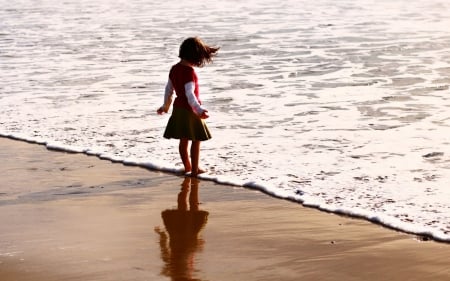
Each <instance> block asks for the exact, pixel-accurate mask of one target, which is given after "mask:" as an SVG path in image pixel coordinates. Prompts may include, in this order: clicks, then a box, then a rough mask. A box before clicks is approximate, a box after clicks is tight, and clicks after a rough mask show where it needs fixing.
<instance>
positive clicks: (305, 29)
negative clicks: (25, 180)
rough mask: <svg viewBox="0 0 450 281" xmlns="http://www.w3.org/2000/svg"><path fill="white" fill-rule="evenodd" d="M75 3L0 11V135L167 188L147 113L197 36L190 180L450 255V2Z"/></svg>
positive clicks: (157, 122)
mask: <svg viewBox="0 0 450 281" xmlns="http://www.w3.org/2000/svg"><path fill="white" fill-rule="evenodd" d="M84 1H87V0H81V2H84ZM79 2H80V1H65V2H64V5H62V4H61V3H60V2H58V1H53V0H51V1H49V2H48V3H47V4H48V5H47V4H46V5H43V4H42V5H37V4H35V3H33V2H27V3H20V4H19V3H10V6H11V7H10V8H9V9H8V10H0V13H1V16H2V21H1V22H0V30H2V32H1V33H0V49H2V53H0V59H1V60H2V64H0V71H1V73H2V82H0V108H1V110H0V120H1V121H0V135H2V136H6V137H11V138H15V139H19V140H25V141H29V142H34V143H39V144H43V145H46V146H47V147H48V148H49V149H56V150H63V151H68V152H77V153H85V154H88V155H95V156H97V157H99V158H101V159H107V160H111V161H114V162H121V163H124V164H126V165H136V166H142V167H146V168H148V169H153V170H161V171H167V172H174V173H180V172H181V170H182V169H181V165H180V160H179V156H178V152H177V141H175V140H165V139H163V138H162V132H163V130H164V127H165V125H166V122H167V120H168V117H169V116H168V115H165V116H163V117H161V116H158V115H157V114H155V111H156V108H158V107H159V106H160V105H161V103H162V98H163V97H162V95H163V88H164V83H165V80H166V79H167V72H168V70H169V68H170V66H171V65H172V64H173V63H175V62H176V60H177V50H178V45H179V43H180V41H181V40H182V39H183V38H185V37H187V36H192V35H198V36H201V37H203V38H204V39H205V40H206V41H208V42H211V43H213V44H218V45H220V46H221V50H220V54H219V56H218V57H217V58H216V61H215V63H214V64H212V65H209V66H207V67H205V68H201V69H198V74H199V78H200V84H201V85H200V87H201V88H200V91H201V96H202V100H203V102H204V105H205V107H206V108H207V109H209V111H210V113H211V117H210V118H209V119H208V120H207V123H208V126H209V127H210V130H211V132H212V134H213V139H212V140H210V141H207V142H204V143H202V150H201V165H202V167H204V168H206V169H207V170H208V173H206V174H202V175H200V177H201V178H202V179H207V180H213V181H216V182H218V183H223V184H231V185H238V186H246V187H249V188H253V189H257V190H261V191H262V192H265V193H267V194H270V195H272V196H276V197H279V198H283V199H287V200H292V201H297V202H301V203H302V204H304V205H306V206H313V207H316V208H319V209H322V210H324V211H329V212H336V213H342V214H347V215H351V216H357V217H362V218H365V219H368V220H371V221H374V222H377V223H381V224H384V225H386V226H389V227H392V228H395V229H399V230H403V231H406V232H411V233H416V234H419V235H427V236H431V237H434V238H435V239H438V240H442V241H450V217H449V215H448V214H450V191H449V190H448V188H447V187H448V184H449V183H450V181H449V179H450V148H449V147H450V126H449V120H450V115H449V111H448V107H449V99H448V94H449V89H448V88H449V84H450V81H449V79H448V70H449V69H450V64H449V61H450V56H449V55H448V50H449V48H450V44H449V41H448V26H449V24H450V19H449V17H448V16H447V15H446V11H448V10H449V8H450V7H449V5H450V4H449V3H446V2H443V1H440V0H432V1H427V2H426V3H425V2H423V3H422V1H418V2H411V1H406V0H399V1H394V2H392V1H378V2H376V3H374V2H373V1H370V3H368V2H369V1H365V0H362V1H358V2H357V3H356V2H355V3H352V5H353V6H355V9H349V8H348V6H346V5H345V3H344V2H345V1H344V2H342V3H341V2H339V3H336V1H330V0H324V1H315V2H311V1H302V0H301V1H298V0H288V1H283V3H282V4H280V2H279V1H274V0H262V1H245V2H242V1H241V2H235V1H222V2H220V3H218V4H217V5H212V6H211V5H204V4H205V2H204V1H203V0H200V1H195V2H189V3H184V4H183V3H181V2H179V1H178V2H176V3H175V2H173V1H171V0H169V1H165V2H164V3H158V4H156V3H151V2H148V3H147V2H146V3H142V1H138V0H130V1H127V5H126V6H124V7H122V6H121V7H120V9H121V10H122V11H123V13H119V12H118V11H119V10H118V7H117V6H116V5H118V4H115V3H111V1H106V0H96V1H89V5H81V4H80V5H79ZM419 2H421V3H419ZM82 4H83V3H82ZM187 5H190V6H189V9H194V10H195V11H197V13H198V14H197V15H196V17H195V18H192V19H186V18H183V17H185V13H184V9H185V8H187ZM192 5H193V6H192ZM14 6H16V7H14ZM75 6H76V7H82V8H80V9H79V10H76V11H77V12H74V11H75V10H74V7H75ZM50 7H52V8H50ZM200 7H201V8H200ZM298 7H302V9H299V8H298ZM330 7H333V9H330ZM14 8H17V9H16V10H15V9H14ZM77 9H78V8H77ZM386 9H388V10H389V14H386V13H385V10H386ZM19 11H28V12H27V13H25V14H20V12H19ZM68 11H70V13H69V12H68ZM99 11H102V12H101V13H100V12H99ZM167 11H170V12H169V13H170V14H166V12H167ZM77 13H79V14H77ZM81 14H82V15H83V17H80V16H79V15H81ZM98 15H101V16H98ZM342 15H346V16H342ZM417 22H419V23H421V24H416V23H417ZM180 23H182V24H180ZM42 26H45V27H46V28H42ZM411 26H415V27H416V28H413V29H412V28H411ZM94 27H95V28H94ZM192 30H198V34H192V33H191V31H192ZM29 58H32V59H29ZM433 153H435V154H433ZM436 153H437V154H436ZM427 155H437V156H435V157H426V156H427Z"/></svg>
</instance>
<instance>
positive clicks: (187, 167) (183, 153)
mask: <svg viewBox="0 0 450 281" xmlns="http://www.w3.org/2000/svg"><path fill="white" fill-rule="evenodd" d="M188 145H189V140H188V139H180V145H179V146H178V151H179V152H180V157H181V161H182V162H183V165H184V172H185V173H188V172H190V171H191V170H192V166H191V162H190V161H189V153H188Z"/></svg>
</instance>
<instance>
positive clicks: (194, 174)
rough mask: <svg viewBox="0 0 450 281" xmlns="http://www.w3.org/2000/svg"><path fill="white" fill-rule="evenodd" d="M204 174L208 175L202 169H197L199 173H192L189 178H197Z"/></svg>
mask: <svg viewBox="0 0 450 281" xmlns="http://www.w3.org/2000/svg"><path fill="white" fill-rule="evenodd" d="M203 173H206V170H204V169H201V168H198V169H197V173H190V174H189V176H191V177H197V176H198V175H200V174H203Z"/></svg>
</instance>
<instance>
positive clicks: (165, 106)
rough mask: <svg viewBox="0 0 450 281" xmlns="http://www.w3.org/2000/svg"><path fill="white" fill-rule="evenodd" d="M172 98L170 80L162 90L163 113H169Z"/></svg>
mask: <svg viewBox="0 0 450 281" xmlns="http://www.w3.org/2000/svg"><path fill="white" fill-rule="evenodd" d="M172 96H173V85H172V81H170V79H169V80H168V81H167V84H166V88H165V90H164V104H163V106H162V108H163V109H164V112H167V111H169V108H170V105H171V104H172Z"/></svg>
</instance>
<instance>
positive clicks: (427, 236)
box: [0, 135, 450, 244]
mask: <svg viewBox="0 0 450 281" xmlns="http://www.w3.org/2000/svg"><path fill="white" fill-rule="evenodd" d="M1 140H9V141H18V142H22V143H26V144H30V145H38V146H41V147H43V148H45V149H46V150H48V151H49V152H59V153H68V154H79V155H84V156H87V157H94V158H96V159H98V160H99V161H107V162H111V163H113V164H118V165H124V166H129V167H136V168H139V169H145V170H148V171H150V172H154V173H164V174H167V175H170V176H178V177H180V176H184V175H183V174H181V173H180V172H179V171H177V170H175V169H168V168H167V169H165V168H162V169H161V168H156V167H154V166H152V165H142V164H140V163H132V162H129V161H120V160H113V159H109V158H103V157H101V156H100V155H97V154H89V153H86V152H83V151H79V150H76V149H73V150H71V149H68V148H61V147H58V146H55V145H48V144H47V143H44V142H38V141H32V140H28V139H25V138H20V137H16V136H12V135H8V136H5V135H0V141H1ZM180 170H181V168H180ZM199 179H200V180H202V181H208V182H211V183H213V184H218V185H224V186H233V187H240V188H245V189H249V190H254V191H257V192H260V193H262V194H265V195H267V196H270V197H272V198H274V199H278V200H283V201H287V202H290V203H293V204H299V205H301V206H302V207H304V208H311V209H314V210H317V211H320V212H323V213H328V214H334V215H338V216H342V217H347V218H351V219H360V220H364V221H367V222H369V223H372V224H375V225H379V226H381V227H384V228H386V229H390V230H392V231H398V232H401V233H404V234H408V235H412V236H415V237H416V238H417V239H418V240H421V241H434V242H438V243H444V244H450V241H449V240H447V239H444V238H442V239H441V238H439V237H437V236H435V235H433V234H432V233H428V232H414V231H408V230H405V229H402V228H399V227H395V226H393V225H391V224H387V223H383V222H381V221H380V219H379V218H369V217H367V216H364V215H361V214H354V213H352V214H349V213H348V212H345V211H339V210H336V211H330V210H328V209H327V208H323V207H320V206H315V205H310V204H304V203H303V202H302V201H299V200H297V199H294V198H291V197H283V196H279V195H277V194H274V193H273V192H269V191H267V190H266V189H264V188H259V187H255V186H253V185H252V184H246V183H244V184H238V183H233V182H227V181H222V180H220V179H218V178H214V177H213V176H209V175H208V174H207V173H206V174H202V175H200V176H199Z"/></svg>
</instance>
